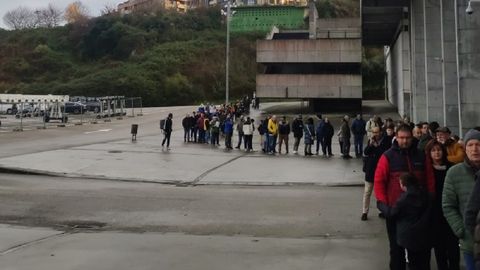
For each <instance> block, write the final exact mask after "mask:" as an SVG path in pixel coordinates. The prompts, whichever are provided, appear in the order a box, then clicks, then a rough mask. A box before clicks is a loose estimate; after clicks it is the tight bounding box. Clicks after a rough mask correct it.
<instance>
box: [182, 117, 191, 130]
mask: <svg viewBox="0 0 480 270" xmlns="http://www.w3.org/2000/svg"><path fill="white" fill-rule="evenodd" d="M182 127H183V128H185V129H187V128H190V116H186V117H185V118H183V119H182Z"/></svg>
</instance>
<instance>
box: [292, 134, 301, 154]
mask: <svg viewBox="0 0 480 270" xmlns="http://www.w3.org/2000/svg"><path fill="white" fill-rule="evenodd" d="M301 139H302V137H295V142H294V143H293V151H295V152H298V146H299V145H300V140H301Z"/></svg>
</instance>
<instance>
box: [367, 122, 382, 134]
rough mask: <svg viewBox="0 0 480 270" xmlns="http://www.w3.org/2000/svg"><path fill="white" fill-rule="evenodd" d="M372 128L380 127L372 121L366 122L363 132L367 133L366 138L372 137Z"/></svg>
mask: <svg viewBox="0 0 480 270" xmlns="http://www.w3.org/2000/svg"><path fill="white" fill-rule="evenodd" d="M374 127H380V126H379V125H378V124H377V123H376V122H375V121H373V119H370V120H368V121H367V123H366V125H365V131H366V132H367V135H368V137H372V129H373V128H374Z"/></svg>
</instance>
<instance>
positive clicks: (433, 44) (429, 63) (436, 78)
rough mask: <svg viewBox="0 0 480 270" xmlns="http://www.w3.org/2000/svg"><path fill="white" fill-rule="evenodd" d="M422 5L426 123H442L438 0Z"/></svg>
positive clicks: (425, 2) (429, 0)
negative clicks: (424, 40)
mask: <svg viewBox="0 0 480 270" xmlns="http://www.w3.org/2000/svg"><path fill="white" fill-rule="evenodd" d="M422 1H423V5H424V10H425V13H424V20H425V21H424V26H425V27H426V28H425V32H424V37H425V39H426V43H425V51H426V53H425V57H426V58H425V64H426V71H427V72H426V75H427V76H426V80H427V109H428V113H427V117H428V119H426V120H427V121H429V122H431V121H437V122H438V123H439V124H440V125H443V122H444V113H443V111H444V110H443V108H444V107H443V104H444V102H443V85H442V80H443V78H442V45H441V23H442V22H441V21H440V18H441V14H440V2H439V1H440V0H435V1H431V0H422Z"/></svg>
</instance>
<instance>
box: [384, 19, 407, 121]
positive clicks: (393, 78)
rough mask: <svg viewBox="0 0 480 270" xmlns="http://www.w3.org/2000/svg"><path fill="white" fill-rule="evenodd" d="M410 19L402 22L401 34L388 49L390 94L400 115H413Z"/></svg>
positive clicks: (388, 97) (389, 99)
mask: <svg viewBox="0 0 480 270" xmlns="http://www.w3.org/2000/svg"><path fill="white" fill-rule="evenodd" d="M407 26H408V21H407V20H406V21H405V22H400V25H399V29H401V30H400V34H399V35H398V37H397V40H396V41H395V43H394V44H393V46H391V47H390V48H389V49H388V50H387V74H388V96H387V99H388V101H389V102H390V103H392V104H393V105H395V106H397V108H398V113H399V114H400V115H408V116H411V104H410V94H411V81H410V77H411V71H410V33H409V31H408V27H407Z"/></svg>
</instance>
